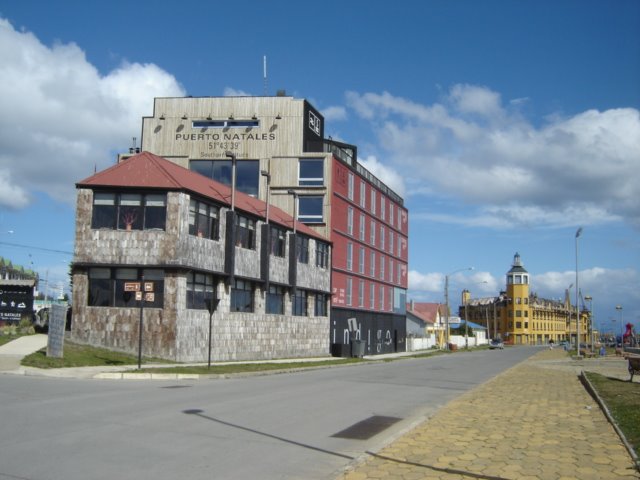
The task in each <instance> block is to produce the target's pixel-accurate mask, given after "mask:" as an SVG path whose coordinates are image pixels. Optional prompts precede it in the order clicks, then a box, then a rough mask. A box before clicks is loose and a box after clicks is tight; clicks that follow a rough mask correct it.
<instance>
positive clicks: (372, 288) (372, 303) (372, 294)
mask: <svg viewBox="0 0 640 480" xmlns="http://www.w3.org/2000/svg"><path fill="white" fill-rule="evenodd" d="M369 308H371V309H374V308H376V284H375V283H373V282H371V284H369Z"/></svg>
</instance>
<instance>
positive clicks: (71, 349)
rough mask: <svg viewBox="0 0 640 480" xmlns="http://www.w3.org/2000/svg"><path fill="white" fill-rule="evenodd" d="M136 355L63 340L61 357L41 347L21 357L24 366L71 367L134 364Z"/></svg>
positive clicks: (147, 360) (144, 360) (163, 361)
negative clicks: (48, 355) (52, 354)
mask: <svg viewBox="0 0 640 480" xmlns="http://www.w3.org/2000/svg"><path fill="white" fill-rule="evenodd" d="M142 361H143V363H150V362H153V363H158V362H162V363H170V362H167V361H166V360H159V359H149V358H144V357H143V359H142ZM137 363H138V357H137V356H135V355H129V354H126V353H120V352H114V351H112V350H107V349H106V348H97V347H91V346H88V345H80V344H77V343H73V342H69V341H65V342H64V351H63V357H62V358H55V357H47V349H46V348H43V349H40V350H38V351H37V352H35V353H32V354H31V355H27V356H26V357H24V358H23V359H22V362H21V364H22V365H24V366H25V367H36V368H72V367H100V366H105V365H136V364H137Z"/></svg>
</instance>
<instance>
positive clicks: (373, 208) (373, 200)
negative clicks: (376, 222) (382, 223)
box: [371, 188, 376, 215]
mask: <svg viewBox="0 0 640 480" xmlns="http://www.w3.org/2000/svg"><path fill="white" fill-rule="evenodd" d="M371 213H373V214H374V215H375V214H376V191H375V190H374V189H373V188H372V189H371Z"/></svg>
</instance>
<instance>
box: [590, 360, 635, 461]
mask: <svg viewBox="0 0 640 480" xmlns="http://www.w3.org/2000/svg"><path fill="white" fill-rule="evenodd" d="M585 375H586V376H587V378H588V379H589V381H590V382H591V384H592V385H593V388H595V389H596V391H597V392H598V395H599V396H600V398H601V399H602V401H603V402H604V403H605V405H606V406H607V408H608V409H609V412H610V413H611V416H612V417H613V419H614V420H615V422H616V424H617V425H618V427H619V428H620V430H622V433H624V436H625V437H626V439H627V441H628V442H629V443H630V444H631V446H632V447H633V449H634V451H635V452H636V455H638V456H639V457H640V384H638V383H631V382H629V381H626V380H620V379H617V378H610V377H606V376H604V375H600V374H598V373H593V372H585Z"/></svg>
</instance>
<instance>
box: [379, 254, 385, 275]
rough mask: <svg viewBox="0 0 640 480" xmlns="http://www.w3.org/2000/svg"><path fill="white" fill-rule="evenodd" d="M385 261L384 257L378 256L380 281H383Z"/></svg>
mask: <svg viewBox="0 0 640 480" xmlns="http://www.w3.org/2000/svg"><path fill="white" fill-rule="evenodd" d="M385 261H386V259H385V258H384V255H380V280H384V264H385Z"/></svg>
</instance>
